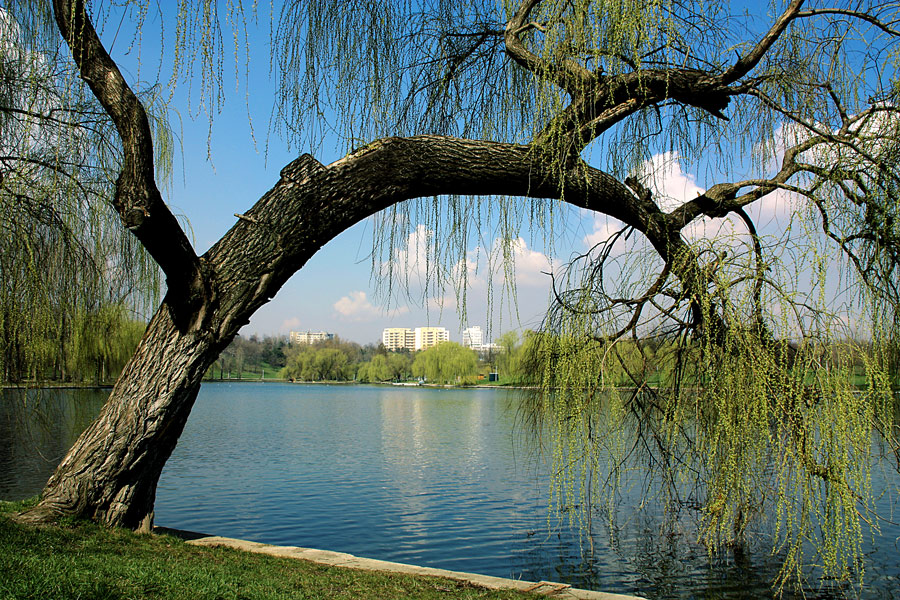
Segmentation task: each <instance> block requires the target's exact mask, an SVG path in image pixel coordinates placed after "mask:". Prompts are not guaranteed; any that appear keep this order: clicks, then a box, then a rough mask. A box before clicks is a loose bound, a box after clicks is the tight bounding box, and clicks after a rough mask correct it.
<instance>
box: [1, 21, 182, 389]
mask: <svg viewBox="0 0 900 600" xmlns="http://www.w3.org/2000/svg"><path fill="white" fill-rule="evenodd" d="M37 4H39V3H36V5H35V7H36V8H35V7H32V8H35V10H34V12H28V11H26V12H23V13H20V14H17V13H16V12H15V11H11V10H7V9H0V379H2V380H3V381H22V380H25V379H36V380H40V379H47V378H53V379H66V380H71V379H85V380H101V379H102V380H106V379H108V378H109V377H111V376H112V375H113V374H114V373H115V372H116V371H117V370H118V369H120V368H121V366H122V364H124V361H125V359H127V357H128V355H129V354H130V352H131V350H133V348H134V346H135V344H136V339H135V338H136V336H137V337H139V333H140V325H139V324H138V323H136V321H139V320H140V319H142V318H144V317H145V315H146V311H147V308H148V307H149V305H151V304H152V303H153V302H154V301H155V299H156V297H157V295H158V293H159V284H160V282H159V277H158V274H157V269H156V267H155V265H153V263H152V262H151V261H150V260H148V258H147V256H146V254H145V252H144V251H143V249H142V247H141V246H140V244H138V243H137V241H136V240H135V239H134V238H133V236H131V234H130V233H128V231H127V230H125V229H124V228H123V227H122V225H121V223H120V221H119V218H118V216H117V214H116V212H115V210H114V209H113V207H112V206H111V204H110V201H111V199H112V196H113V189H114V185H115V177H116V175H117V168H118V164H119V157H118V153H119V148H118V146H117V144H118V141H117V138H116V137H115V135H114V132H113V130H112V128H111V123H110V122H109V119H108V117H107V116H106V114H105V113H104V112H103V110H102V108H101V107H100V106H99V105H97V104H96V102H95V101H94V100H93V96H92V95H90V93H89V92H88V91H87V90H86V88H85V87H84V86H83V84H81V82H80V81H79V80H78V78H77V74H76V73H75V71H74V69H73V68H72V67H71V66H70V63H68V62H67V61H66V60H65V57H61V56H60V49H59V42H56V41H55V40H54V38H52V37H50V36H49V34H48V35H46V36H42V35H39V34H36V33H35V31H34V30H35V29H46V28H47V27H49V26H51V24H50V23H48V22H47V21H46V19H48V18H50V17H49V16H48V15H47V14H46V13H43V12H41V11H40V10H38V9H39V8H40V7H37ZM44 8H45V9H46V7H44ZM17 17H23V21H21V22H20V21H19V20H17ZM29 18H30V19H32V20H28V19H29ZM51 31H52V30H51ZM57 37H58V35H57ZM44 40H52V42H49V43H44ZM148 100H150V98H148ZM151 104H152V102H151ZM157 129H158V133H159V134H160V135H159V138H160V141H159V147H160V149H161V153H160V156H161V157H162V158H161V165H165V164H166V160H167V157H170V156H171V154H170V152H171V149H170V146H171V142H170V141H169V137H168V133H167V129H166V127H165V126H164V124H162V123H160V127H158V128H157ZM167 146H169V150H168V151H167ZM163 175H165V173H163Z"/></svg>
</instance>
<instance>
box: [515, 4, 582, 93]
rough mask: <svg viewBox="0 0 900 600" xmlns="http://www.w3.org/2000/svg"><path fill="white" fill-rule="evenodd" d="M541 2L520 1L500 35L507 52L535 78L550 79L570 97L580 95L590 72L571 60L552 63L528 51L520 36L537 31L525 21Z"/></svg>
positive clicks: (531, 24)
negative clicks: (535, 76)
mask: <svg viewBox="0 0 900 600" xmlns="http://www.w3.org/2000/svg"><path fill="white" fill-rule="evenodd" d="M540 3H541V0H523V2H522V4H520V5H519V8H518V10H516V12H515V14H514V15H513V16H512V18H511V19H510V20H509V22H508V23H507V24H506V30H505V31H504V34H503V40H504V42H505V44H506V53H507V54H508V55H509V56H510V57H511V58H512V59H513V60H514V61H516V63H518V64H519V65H520V66H522V67H524V68H526V69H528V70H529V71H531V72H532V73H534V74H535V75H537V76H538V77H541V78H542V79H550V80H551V81H553V82H555V83H556V84H557V85H558V86H559V87H561V88H562V89H564V90H565V91H566V92H568V93H569V94H570V95H571V96H572V97H576V96H579V95H580V94H581V93H582V92H583V91H584V90H585V89H586V88H587V87H588V83H589V81H590V80H591V78H592V74H591V72H590V71H588V70H587V69H585V68H584V67H582V66H581V65H579V64H578V63H576V62H575V61H573V60H570V59H563V60H562V61H561V62H559V63H551V62H550V61H548V60H547V59H544V58H541V57H540V56H537V55H536V54H534V53H533V52H531V51H530V50H528V48H526V47H525V44H524V43H523V42H522V39H521V38H520V37H519V36H520V35H522V34H523V33H524V32H526V31H528V30H529V29H535V28H539V25H537V24H536V23H530V22H528V18H529V17H530V16H531V12H532V11H533V10H534V9H535V7H536V6H537V5H538V4H540Z"/></svg>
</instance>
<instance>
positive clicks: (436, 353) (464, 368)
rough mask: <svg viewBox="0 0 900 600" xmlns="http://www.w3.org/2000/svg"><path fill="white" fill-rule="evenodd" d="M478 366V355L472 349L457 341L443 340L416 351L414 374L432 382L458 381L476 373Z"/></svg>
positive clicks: (413, 364)
mask: <svg viewBox="0 0 900 600" xmlns="http://www.w3.org/2000/svg"><path fill="white" fill-rule="evenodd" d="M477 367H478V355H477V354H475V352H474V351H473V350H472V349H470V348H466V347H464V346H461V345H459V344H457V343H455V342H441V343H439V344H438V345H436V346H432V347H431V348H428V349H426V350H422V351H420V352H417V353H416V357H415V359H414V360H413V363H412V374H413V376H415V377H424V378H425V379H426V380H427V381H428V382H430V383H456V382H458V381H459V380H460V379H461V378H463V377H466V376H471V375H475V373H476V370H477Z"/></svg>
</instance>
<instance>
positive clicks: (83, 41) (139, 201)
mask: <svg viewBox="0 0 900 600" xmlns="http://www.w3.org/2000/svg"><path fill="white" fill-rule="evenodd" d="M53 8H54V11H55V14H56V23H57V26H58V27H59V31H60V33H61V34H62V37H63V39H65V40H66V43H67V44H68V45H69V48H70V49H71V51H72V57H73V58H74V60H75V63H76V64H77V65H78V69H79V71H80V72H81V78H82V79H84V81H85V82H87V84H88V86H89V87H90V88H91V91H92V92H93V93H94V95H95V96H96V97H97V99H98V100H99V101H100V104H101V105H102V106H103V108H104V109H105V110H106V112H107V113H108V114H109V116H110V117H111V118H112V120H113V122H114V123H115V126H116V130H117V131H118V132H119V136H120V137H121V139H122V150H123V164H122V170H121V173H120V174H119V178H118V179H117V181H116V194H115V198H114V200H113V204H114V206H115V208H116V210H117V211H118V212H119V215H120V217H121V219H122V222H123V223H124V225H125V226H126V227H127V228H128V229H129V230H131V232H132V233H134V235H135V236H137V238H138V239H139V240H140V241H141V243H142V244H143V245H144V247H145V248H146V249H147V251H148V252H149V253H150V255H151V256H152V257H153V259H154V260H155V261H156V262H157V263H158V264H159V266H160V267H161V268H162V270H163V272H164V273H165V274H166V277H167V279H168V286H169V291H170V292H172V293H173V294H172V297H179V296H181V297H190V296H191V295H192V294H190V293H188V294H183V292H185V291H187V290H186V288H188V287H189V286H192V285H196V281H197V279H198V274H199V262H198V259H197V256H196V254H195V253H194V250H193V248H192V247H191V244H190V242H189V241H188V238H187V236H186V235H185V233H184V231H183V230H182V229H181V227H180V226H179V224H178V221H177V219H176V218H175V216H174V215H173V214H172V213H171V211H170V210H169V209H168V207H167V206H166V204H165V202H163V200H162V196H161V195H160V193H159V189H158V188H157V186H156V181H155V178H154V164H153V140H152V136H151V134H150V125H149V122H148V120H147V114H146V112H145V111H144V108H143V106H142V105H141V103H140V101H139V100H138V98H137V96H135V94H134V92H132V90H131V88H130V87H129V86H128V84H127V83H126V81H125V79H124V78H123V77H122V74H121V73H120V72H119V69H118V67H117V66H116V63H115V62H114V61H113V60H112V58H110V56H109V54H108V53H107V52H106V49H105V48H104V47H103V44H102V43H101V42H100V38H99V37H98V36H97V32H96V31H95V30H94V27H93V25H92V24H91V21H90V18H89V17H88V14H87V12H86V11H85V8H84V2H83V0H54V2H53Z"/></svg>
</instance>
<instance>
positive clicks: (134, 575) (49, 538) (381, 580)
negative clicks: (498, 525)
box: [0, 502, 535, 600]
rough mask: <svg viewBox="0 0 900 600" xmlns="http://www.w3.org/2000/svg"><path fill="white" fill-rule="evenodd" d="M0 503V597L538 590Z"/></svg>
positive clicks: (446, 594) (226, 597) (190, 599)
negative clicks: (382, 569) (25, 521)
mask: <svg viewBox="0 0 900 600" xmlns="http://www.w3.org/2000/svg"><path fill="white" fill-rule="evenodd" d="M21 507H22V505H21V504H12V503H6V502H0V600H9V599H13V598H16V599H19V598H23V599H24V598H34V599H35V600H37V599H41V600H45V599H76V598H78V599H82V598H83V599H92V600H94V599H99V600H103V599H126V598H127V599H129V600H130V599H141V598H153V599H184V600H205V599H209V600H251V599H256V598H259V599H260V600H263V599H266V600H270V599H279V598H360V599H363V600H365V599H369V598H371V599H375V598H378V599H390V598H398V599H400V598H425V599H427V598H490V599H493V598H497V599H499V598H519V599H522V598H534V597H535V596H532V595H528V594H522V593H517V592H512V591H503V592H498V591H492V590H486V589H483V588H477V587H473V586H470V585H466V584H462V583H459V582H455V581H451V580H444V579H437V578H431V577H412V576H407V575H394V574H385V573H374V572H368V571H358V570H352V569H345V568H339V567H330V566H324V565H318V564H315V563H310V562H307V561H302V560H296V559H287V558H276V557H272V556H266V555H260V554H252V553H247V552H241V551H238V550H233V549H229V548H202V547H197V546H191V545H188V544H186V543H185V542H183V541H182V540H181V539H178V538H175V537H171V536H167V535H139V534H135V533H132V532H131V531H126V530H120V529H108V528H103V527H99V526H96V525H93V524H90V523H83V522H68V523H64V524H61V525H55V526H47V527H41V528H33V527H27V526H23V525H20V524H18V523H15V522H13V521H12V520H10V518H9V515H10V514H11V513H12V512H14V511H16V510H19V509H21Z"/></svg>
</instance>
